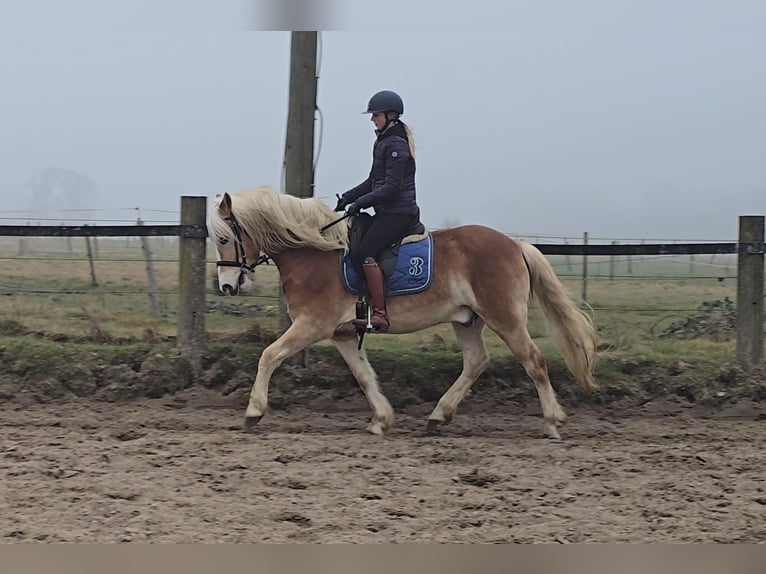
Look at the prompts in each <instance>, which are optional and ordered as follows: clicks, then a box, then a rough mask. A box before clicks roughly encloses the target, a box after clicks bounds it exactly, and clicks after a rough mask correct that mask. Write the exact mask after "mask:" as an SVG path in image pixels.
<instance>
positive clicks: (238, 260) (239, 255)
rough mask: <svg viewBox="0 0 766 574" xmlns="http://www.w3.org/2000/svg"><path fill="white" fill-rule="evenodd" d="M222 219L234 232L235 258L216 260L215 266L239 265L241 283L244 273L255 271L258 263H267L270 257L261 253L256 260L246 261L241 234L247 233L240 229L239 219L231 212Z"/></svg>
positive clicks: (243, 279)
mask: <svg viewBox="0 0 766 574" xmlns="http://www.w3.org/2000/svg"><path fill="white" fill-rule="evenodd" d="M224 220H225V221H227V222H228V223H229V227H231V231H232V233H234V237H235V238H236V241H235V242H234V257H235V260H234V261H216V263H215V264H216V267H239V269H240V273H239V284H240V285H242V283H244V281H245V273H252V272H253V271H255V268H256V267H257V266H258V265H262V264H264V263H266V264H268V263H269V259H270V258H269V256H268V255H266V254H263V255H261V256H260V257H259V258H258V261H256V262H254V263H248V262H247V255H246V254H245V246H244V244H243V243H242V236H243V235H247V233H246V232H245V230H244V229H242V226H241V225H240V224H239V221H237V218H236V217H234V214H233V213H232V214H231V215H230V216H229V217H224ZM248 237H249V235H248Z"/></svg>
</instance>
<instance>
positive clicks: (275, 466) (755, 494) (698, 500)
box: [0, 390, 766, 543]
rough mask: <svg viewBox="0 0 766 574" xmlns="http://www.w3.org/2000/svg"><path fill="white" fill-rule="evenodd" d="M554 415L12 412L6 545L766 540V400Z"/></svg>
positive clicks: (210, 396) (116, 407)
mask: <svg viewBox="0 0 766 574" xmlns="http://www.w3.org/2000/svg"><path fill="white" fill-rule="evenodd" d="M563 406H564V408H565V410H567V411H568V414H569V416H570V419H569V423H568V424H567V425H566V426H565V427H564V428H563V429H562V437H563V440H562V441H560V442H555V441H550V440H547V439H544V438H542V424H541V423H542V420H541V418H540V417H539V414H538V413H535V412H533V411H532V410H528V411H527V412H524V411H523V410H520V409H517V410H516V411H515V412H513V411H512V410H511V409H510V408H508V407H504V408H503V409H500V408H499V407H498V408H482V407H481V406H480V405H478V404H476V403H474V402H472V401H470V400H466V402H465V403H464V407H461V410H460V411H459V412H458V416H457V417H456V419H455V421H454V423H452V424H451V425H450V426H448V427H445V428H444V429H443V430H442V432H441V434H440V435H439V436H427V435H426V434H425V420H426V417H427V413H428V412H429V410H430V408H431V405H420V406H418V407H412V408H410V409H409V410H406V411H404V412H402V411H401V410H399V412H398V413H397V415H398V419H397V425H396V427H395V428H394V429H393V430H392V431H391V432H390V434H389V435H388V436H387V437H385V438H380V437H375V436H372V435H369V434H367V433H366V432H365V431H364V428H365V426H366V423H367V419H368V414H369V413H368V408H367V405H366V403H365V402H364V399H361V398H360V400H358V401H350V402H335V403H334V402H332V401H329V400H325V401H323V402H322V401H317V402H314V403H312V404H309V405H306V406H303V407H301V408H291V409H289V410H284V411H273V412H271V413H270V414H269V415H268V416H267V417H265V418H264V420H263V421H262V423H261V426H260V427H259V428H258V429H257V432H256V433H255V434H246V433H244V432H243V431H242V430H241V423H242V415H243V410H242V409H241V408H240V407H239V406H236V407H235V405H232V404H231V403H230V401H229V402H227V401H225V400H224V397H221V396H220V395H216V394H214V393H212V392H211V393H207V392H206V391H202V390H192V391H191V392H189V393H187V394H186V395H183V396H177V397H166V398H164V399H156V400H141V401H138V402H131V403H127V404H122V405H120V404H117V403H109V402H98V401H93V400H88V401H82V402H65V403H63V404H55V403H48V404H38V405H32V406H27V405H18V404H17V405H14V404H6V405H4V406H2V407H0V421H1V424H2V438H0V540H2V541H4V542H6V543H7V542H280V543H293V542H319V543H340V542H368V543H369V542H474V543H499V542H559V543H574V542H750V543H753V542H764V541H766V521H764V519H763V516H764V512H765V511H766V457H765V456H764V443H765V442H766V429H765V425H766V421H765V419H766V414H765V413H766V408H764V407H763V406H758V405H748V406H738V407H737V406H735V407H730V408H729V409H728V410H724V411H716V412H707V413H705V412H702V411H696V410H695V409H694V408H686V407H680V406H678V405H676V404H667V405H662V404H658V405H647V406H646V407H642V408H639V407H634V408H633V410H632V412H624V411H623V410H620V409H616V408H611V409H609V410H606V409H602V410H595V409H591V408H580V409H578V410H573V409H571V408H568V407H567V405H566V404H564V405H563Z"/></svg>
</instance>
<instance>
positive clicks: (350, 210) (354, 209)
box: [346, 203, 362, 216]
mask: <svg viewBox="0 0 766 574" xmlns="http://www.w3.org/2000/svg"><path fill="white" fill-rule="evenodd" d="M360 211H362V208H361V207H360V206H359V205H358V204H356V203H352V204H350V205H349V206H348V207H346V213H347V214H348V215H351V216H354V215H359V212H360Z"/></svg>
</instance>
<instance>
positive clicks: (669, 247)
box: [0, 196, 764, 369]
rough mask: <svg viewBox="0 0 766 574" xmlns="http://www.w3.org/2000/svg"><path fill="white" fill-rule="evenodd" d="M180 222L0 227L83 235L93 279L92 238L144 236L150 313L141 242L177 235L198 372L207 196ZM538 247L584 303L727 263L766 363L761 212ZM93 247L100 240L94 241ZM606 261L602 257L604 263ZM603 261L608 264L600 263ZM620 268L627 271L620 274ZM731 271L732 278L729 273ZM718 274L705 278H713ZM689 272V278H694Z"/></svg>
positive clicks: (4, 231)
mask: <svg viewBox="0 0 766 574" xmlns="http://www.w3.org/2000/svg"><path fill="white" fill-rule="evenodd" d="M180 207H181V212H180V222H179V224H173V225H147V224H144V223H142V222H140V221H139V222H137V223H136V224H135V225H90V224H89V225H0V237H18V238H29V237H58V238H72V237H84V238H86V246H87V253H88V261H89V265H90V271H91V281H92V283H93V284H94V285H95V284H96V282H97V279H96V274H95V270H94V260H96V259H97V258H98V256H97V253H96V252H97V247H94V245H92V244H91V241H90V239H91V238H99V237H103V238H119V237H125V238H134V237H138V238H141V239H142V249H143V252H144V258H145V262H146V271H147V278H148V283H149V288H148V293H147V294H148V296H149V300H150V308H151V309H152V314H153V315H154V314H156V313H157V308H158V303H157V288H156V285H155V283H156V280H153V278H152V277H153V275H154V271H153V261H152V251H151V249H149V247H148V245H147V244H146V243H145V242H143V241H144V240H145V239H146V238H150V237H151V238H161V237H170V238H176V239H177V242H178V245H177V252H178V289H177V291H176V295H177V301H176V304H177V340H176V341H177V342H176V344H177V347H178V348H179V350H180V351H181V352H182V353H183V354H184V355H186V356H187V357H188V358H189V360H190V361H191V363H192V365H193V366H194V368H195V369H200V368H201V357H202V356H203V354H204V352H205V349H206V345H207V339H206V325H205V314H206V312H207V308H206V306H207V301H206V299H207V297H206V265H207V264H208V263H209V261H208V259H207V257H208V254H207V249H206V247H207V240H208V237H207V235H208V234H207V228H206V217H207V212H206V210H207V198H206V197H196V196H183V197H181V206H180ZM526 239H527V240H528V241H531V242H532V243H534V244H535V245H536V247H538V248H539V249H540V250H541V251H542V252H543V253H544V254H545V255H546V256H549V259H552V260H554V259H555V260H556V264H555V267H556V271H557V274H559V276H564V277H568V278H569V279H574V278H577V279H578V280H579V282H580V284H581V297H582V300H583V302H587V301H588V297H589V287H590V285H591V282H592V281H593V279H594V277H595V278H598V279H599V280H604V281H615V280H619V279H620V278H625V277H632V266H633V263H634V258H640V257H646V256H688V260H687V262H688V265H689V271H691V272H693V271H694V269H695V265H697V266H699V265H703V264H704V262H702V261H700V260H699V259H695V256H699V255H709V256H711V258H710V259H711V261H710V262H709V263H708V264H709V265H712V264H713V263H712V260H713V259H715V258H716V257H719V258H720V260H722V261H723V260H725V261H726V263H724V264H723V265H722V266H719V267H718V268H719V269H723V270H725V272H724V273H723V274H722V275H721V274H720V273H719V272H718V271H716V273H718V275H719V276H718V277H717V280H718V281H719V282H721V281H723V280H724V279H727V280H728V279H733V278H736V359H737V361H738V362H739V363H740V364H741V365H742V366H743V367H745V368H752V367H755V366H757V365H760V364H761V362H762V360H763V331H764V328H763V325H764V323H763V321H764V314H763V305H764V216H762V215H743V216H740V217H739V235H738V241H736V242H693V243H682V242H660V243H647V242H641V243H618V242H617V241H615V240H612V241H611V243H608V244H603V243H595V242H592V240H589V237H588V234H587V233H585V234H583V237H582V243H581V244H570V243H569V242H566V243H546V242H539V241H535V240H534V239H532V238H526ZM96 245H97V244H96ZM18 251H19V255H23V251H24V248H23V243H20V244H19V249H18ZM594 258H600V259H601V260H602V261H601V263H599V268H603V267H605V268H606V269H607V272H605V273H604V272H599V273H595V274H594V272H593V270H592V267H593V264H592V263H591V261H592V260H593V259H594ZM604 260H606V261H604ZM604 263H605V265H604ZM564 267H566V269H564ZM619 269H623V270H625V271H624V272H623V273H627V275H624V274H622V275H621V274H620V272H619ZM734 270H736V275H732V273H734ZM716 273H713V274H712V275H710V274H708V275H706V276H705V277H706V278H710V279H713V280H715V279H716V277H715V275H716ZM692 276H693V275H692Z"/></svg>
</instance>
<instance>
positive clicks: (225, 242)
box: [218, 237, 229, 245]
mask: <svg viewBox="0 0 766 574" xmlns="http://www.w3.org/2000/svg"><path fill="white" fill-rule="evenodd" d="M228 242H229V238H228V237H220V238H218V243H219V244H221V245H226V244H227V243H228Z"/></svg>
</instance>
